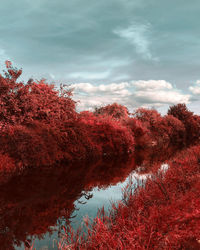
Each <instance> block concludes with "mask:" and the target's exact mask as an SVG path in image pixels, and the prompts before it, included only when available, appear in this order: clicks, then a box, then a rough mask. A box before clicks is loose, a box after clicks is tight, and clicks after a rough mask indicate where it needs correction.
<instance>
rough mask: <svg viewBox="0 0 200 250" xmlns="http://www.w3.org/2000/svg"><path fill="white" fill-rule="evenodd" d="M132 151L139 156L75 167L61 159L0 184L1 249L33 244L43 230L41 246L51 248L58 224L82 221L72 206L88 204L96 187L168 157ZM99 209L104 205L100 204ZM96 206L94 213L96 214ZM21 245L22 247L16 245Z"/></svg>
mask: <svg viewBox="0 0 200 250" xmlns="http://www.w3.org/2000/svg"><path fill="white" fill-rule="evenodd" d="M135 155H137V157H134V158H133V157H132V158H130V159H126V160H125V159H124V158H123V159H120V158H118V159H115V160H111V159H107V160H106V159H104V160H103V161H97V162H95V163H94V162H93V163H91V162H90V163H89V162H85V163H79V164H73V165H66V164H65V163H62V164H57V165H54V166H52V167H51V168H45V167H44V166H41V167H40V168H36V169H28V170H27V171H26V172H25V173H23V175H18V176H15V177H13V178H12V179H11V180H9V182H8V183H6V184H5V183H4V184H1V185H0V246H1V249H8V250H10V249H11V250H12V249H24V247H23V246H27V247H28V246H31V244H32V243H33V241H35V243H36V242H38V239H42V238H44V237H45V236H46V235H47V234H50V236H49V237H48V239H47V238H46V239H44V241H43V244H44V245H48V246H53V239H55V238H58V237H59V233H60V232H61V228H62V225H65V226H67V225H68V224H69V223H71V222H72V224H74V227H75V228H77V227H78V226H79V225H80V216H81V214H79V217H78V218H76V217H74V216H75V215H76V214H77V213H76V210H77V209H78V208H80V206H84V205H81V203H83V204H85V202H88V203H89V201H90V199H91V198H92V193H91V190H93V188H94V187H96V188H98V189H105V188H107V187H110V186H111V185H115V184H117V183H119V182H123V181H125V180H126V178H127V177H128V175H129V174H130V173H131V172H132V171H133V170H134V169H135V168H136V166H138V164H139V165H141V166H142V167H143V168H144V169H145V167H147V166H149V164H152V162H153V161H156V162H157V163H158V164H160V162H162V161H163V160H164V158H169V157H170V155H169V154H168V155H166V154H165V155H163V156H162V155H160V154H159V156H158V154H156V153H155V152H150V153H147V152H142V151H140V152H136V154H135ZM152 155H153V156H152ZM142 156H143V157H142ZM158 159H159V160H158ZM93 194H95V190H93ZM103 196H106V198H107V200H108V202H109V197H108V196H107V194H106V192H104V193H103ZM82 198H84V199H82ZM91 200H92V199H91ZM93 201H94V200H93ZM88 206H91V204H88ZM86 207H87V206H86ZM101 207H102V205H101V206H100V207H99V208H101ZM108 207H109V206H107V208H108ZM90 208H91V207H90ZM87 209H88V208H87ZM87 209H86V210H87ZM97 209H98V208H96V210H94V209H93V211H92V213H93V215H94V216H95V215H96V211H97ZM83 210H84V209H83ZM87 214H88V210H87ZM89 216H90V215H89ZM20 246H21V248H18V247H20ZM34 246H36V245H35V244H34ZM37 249H38V248H37ZM48 249H51V247H49V248H48Z"/></svg>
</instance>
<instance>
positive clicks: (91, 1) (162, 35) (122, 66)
mask: <svg viewBox="0 0 200 250" xmlns="http://www.w3.org/2000/svg"><path fill="white" fill-rule="evenodd" d="M199 13H200V1H199V0H191V1H187V0H176V1H174V0H168V1H166V0H101V1H97V0H71V1H67V0H34V1H33V0H17V1H16V0H2V1H1V7H0V31H1V33H0V34H1V35H0V66H1V69H3V68H4V66H3V65H4V61H5V60H11V61H12V62H13V65H14V66H16V67H18V68H22V69H23V75H22V77H21V79H22V80H24V81H25V82H26V81H27V80H28V79H29V78H34V79H41V78H46V79H47V80H48V82H49V83H51V82H54V83H55V85H56V86H59V84H60V83H61V82H62V83H67V84H71V85H72V87H73V88H74V99H75V100H80V104H79V106H78V107H79V110H85V109H91V108H93V107H95V106H100V105H106V104H108V103H113V102H118V103H121V104H123V105H126V106H127V107H128V108H129V109H130V110H133V109H134V108H136V107H139V106H144V107H158V108H159V107H161V108H162V107H166V106H168V105H173V104H176V103H180V102H184V103H188V104H189V105H190V106H191V107H195V111H196V110H197V112H198V105H199V103H200V102H199V100H200V29H199V25H200V17H199Z"/></svg>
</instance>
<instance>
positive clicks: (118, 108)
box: [94, 103, 130, 120]
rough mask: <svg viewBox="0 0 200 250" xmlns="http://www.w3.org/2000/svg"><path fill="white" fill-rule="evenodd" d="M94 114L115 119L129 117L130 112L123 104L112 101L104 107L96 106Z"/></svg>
mask: <svg viewBox="0 0 200 250" xmlns="http://www.w3.org/2000/svg"><path fill="white" fill-rule="evenodd" d="M94 114H95V115H96V116H98V115H104V116H105V115H107V116H110V117H112V118H113V119H116V120H126V119H127V118H128V117H129V114H130V113H129V111H128V109H127V108H126V107H125V106H123V105H120V104H117V103H113V104H109V105H107V106H105V107H100V108H96V109H95V111H94Z"/></svg>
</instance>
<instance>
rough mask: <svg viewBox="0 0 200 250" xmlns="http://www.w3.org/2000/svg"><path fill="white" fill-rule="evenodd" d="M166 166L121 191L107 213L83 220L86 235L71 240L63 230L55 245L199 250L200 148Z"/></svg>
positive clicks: (92, 247)
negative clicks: (140, 182)
mask: <svg viewBox="0 0 200 250" xmlns="http://www.w3.org/2000/svg"><path fill="white" fill-rule="evenodd" d="M167 164H168V165H169V169H168V170H167V171H166V172H165V173H164V172H159V173H158V172H157V170H158V168H157V166H155V167H154V168H152V173H154V177H152V178H148V179H147V180H146V183H145V184H144V185H142V186H139V187H138V188H137V189H135V191H134V192H133V193H132V192H128V193H127V192H124V199H123V201H122V202H120V203H119V204H118V205H114V204H113V209H112V212H111V213H110V214H109V215H107V216H106V215H105V214H104V211H103V210H102V212H101V214H99V215H98V216H97V217H96V218H95V219H94V221H93V222H92V224H91V223H89V222H88V221H87V220H86V223H85V224H86V227H87V228H88V235H87V236H85V237H83V236H80V237H79V235H78V234H77V235H76V237H74V238H73V233H72V230H71V229H68V231H67V230H66V234H65V237H64V238H63V241H62V242H60V246H59V249H62V250H66V249H113V250H114V249H199V247H200V243H199V239H200V197H199V190H200V146H194V147H191V148H189V149H187V150H184V151H182V152H179V153H178V154H177V155H176V157H175V158H173V159H171V160H169V161H168V162H167ZM156 172H157V174H156ZM127 189H129V190H130V189H131V186H130V185H129V187H128V186H127ZM132 190H134V189H132ZM70 230H71V231H70ZM67 235H68V236H67ZM70 237H72V238H73V240H72V238H70ZM70 240H72V242H70ZM67 241H69V242H70V244H68V243H67Z"/></svg>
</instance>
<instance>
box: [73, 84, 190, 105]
mask: <svg viewBox="0 0 200 250" xmlns="http://www.w3.org/2000/svg"><path fill="white" fill-rule="evenodd" d="M70 87H72V88H74V99H75V100H80V104H79V105H78V108H79V109H81V110H87V109H90V110H91V109H92V108H94V107H95V106H102V105H107V104H111V103H114V102H117V103H119V104H122V105H125V106H126V107H128V108H129V109H131V110H132V109H133V108H136V107H139V106H143V107H149V106H155V107H159V106H162V105H164V104H170V105H174V104H177V103H188V102H189V99H190V95H186V94H183V93H181V91H180V90H178V89H176V88H174V87H173V85H172V84H171V83H169V82H166V81H164V80H149V81H142V80H140V81H131V82H121V83H110V84H100V85H98V86H96V85H94V84H92V83H75V84H72V85H70Z"/></svg>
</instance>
